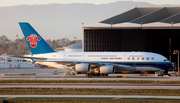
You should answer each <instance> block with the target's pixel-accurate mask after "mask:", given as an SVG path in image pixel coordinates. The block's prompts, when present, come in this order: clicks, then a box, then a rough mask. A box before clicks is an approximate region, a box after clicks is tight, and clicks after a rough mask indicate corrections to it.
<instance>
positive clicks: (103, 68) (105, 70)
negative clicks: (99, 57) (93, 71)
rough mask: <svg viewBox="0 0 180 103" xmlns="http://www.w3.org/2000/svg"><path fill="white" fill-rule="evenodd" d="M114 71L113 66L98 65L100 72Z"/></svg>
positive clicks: (108, 72) (109, 72)
mask: <svg viewBox="0 0 180 103" xmlns="http://www.w3.org/2000/svg"><path fill="white" fill-rule="evenodd" d="M114 72H115V68H114V66H111V65H108V66H101V67H100V73H101V74H111V73H114Z"/></svg>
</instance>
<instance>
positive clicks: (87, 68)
mask: <svg viewBox="0 0 180 103" xmlns="http://www.w3.org/2000/svg"><path fill="white" fill-rule="evenodd" d="M90 69H91V66H90V65H89V64H86V63H82V64H76V65H75V71H77V72H88V71H90Z"/></svg>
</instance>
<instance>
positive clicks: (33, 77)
mask: <svg viewBox="0 0 180 103" xmlns="http://www.w3.org/2000/svg"><path fill="white" fill-rule="evenodd" d="M55 70H57V72H69V71H65V70H62V69H0V74H20V75H17V76H0V80H10V79H11V80H17V79H19V80H65V79H66V80H152V81H180V76H177V77H172V76H171V77H156V76H154V74H151V76H141V74H109V77H86V76H85V74H78V75H76V76H65V75H29V76H27V75H21V74H23V73H25V74H26V73H42V74H43V73H53V72H54V71H55ZM117 76H127V78H117Z"/></svg>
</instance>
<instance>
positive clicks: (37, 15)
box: [0, 1, 177, 40]
mask: <svg viewBox="0 0 180 103" xmlns="http://www.w3.org/2000/svg"><path fill="white" fill-rule="evenodd" d="M136 6H138V7H162V6H172V5H154V4H149V3H145V2H133V1H118V2H113V3H109V4H102V5H94V4H77V3H74V4H48V5H19V6H10V7H0V15H1V16H0V36H2V35H6V36H7V37H8V38H9V39H12V40H14V39H16V38H17V37H16V35H17V34H18V37H19V38H22V37H23V34H22V32H21V30H20V27H19V25H18V22H29V23H30V24H31V25H32V26H33V27H34V28H35V29H36V30H37V31H38V32H39V33H40V34H41V35H42V37H44V38H45V39H60V38H64V37H68V38H70V39H72V38H73V37H77V38H78V39H82V34H83V31H82V27H81V24H82V23H85V24H88V23H94V22H100V21H102V20H104V19H107V18H109V17H112V16H115V15H118V14H120V13H122V12H126V11H127V10H130V9H133V8H134V7H136ZM176 6H177V5H176Z"/></svg>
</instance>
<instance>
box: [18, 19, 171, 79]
mask: <svg viewBox="0 0 180 103" xmlns="http://www.w3.org/2000/svg"><path fill="white" fill-rule="evenodd" d="M19 25H20V27H21V30H22V32H23V34H24V36H25V39H26V41H27V44H28V46H29V48H30V50H31V52H32V55H25V56H16V57H20V58H26V59H28V60H33V61H36V62H37V63H40V64H43V65H47V66H51V67H55V68H60V69H67V70H74V71H77V72H88V73H89V74H88V75H93V76H94V75H97V76H99V75H105V76H107V75H108V74H111V73H115V72H119V71H162V70H164V71H167V70H168V69H170V68H172V66H173V65H172V63H171V62H170V61H169V60H168V59H167V58H165V57H164V56H162V55H160V54H156V53H151V52H61V51H54V50H53V49H52V48H51V47H50V46H49V45H48V44H47V43H46V42H45V40H44V39H43V38H42V37H41V36H40V35H39V34H38V33H37V32H36V30H35V29H34V28H33V27H32V26H31V25H30V24H29V23H26V22H20V23H19Z"/></svg>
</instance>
